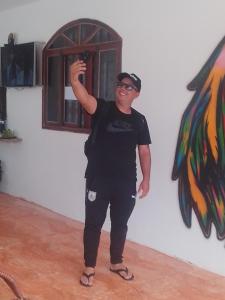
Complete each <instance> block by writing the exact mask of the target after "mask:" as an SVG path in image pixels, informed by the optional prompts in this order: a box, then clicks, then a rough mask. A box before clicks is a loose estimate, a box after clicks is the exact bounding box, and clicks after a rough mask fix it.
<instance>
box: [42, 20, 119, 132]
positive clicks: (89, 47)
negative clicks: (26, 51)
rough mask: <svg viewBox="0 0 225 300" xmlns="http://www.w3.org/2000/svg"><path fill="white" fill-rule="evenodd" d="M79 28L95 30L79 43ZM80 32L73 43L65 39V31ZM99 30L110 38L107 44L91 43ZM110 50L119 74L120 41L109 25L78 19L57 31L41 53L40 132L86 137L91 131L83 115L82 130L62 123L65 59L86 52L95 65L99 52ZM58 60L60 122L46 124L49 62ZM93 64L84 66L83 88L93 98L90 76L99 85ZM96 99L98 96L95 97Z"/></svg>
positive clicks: (66, 37) (87, 116) (87, 119)
mask: <svg viewBox="0 0 225 300" xmlns="http://www.w3.org/2000/svg"><path fill="white" fill-rule="evenodd" d="M82 25H88V26H89V25H90V26H93V28H95V30H94V31H93V32H92V34H91V35H89V36H87V38H86V39H85V40H83V41H81V29H80V28H81V26H82ZM73 29H74V30H75V29H76V30H79V31H78V32H79V33H80V34H79V36H78V41H76V42H75V41H72V40H71V39H70V38H68V36H66V35H65V33H66V32H68V30H73ZM100 30H102V31H103V33H105V32H106V35H107V34H108V35H109V36H110V39H111V40H109V41H103V42H101V41H100V42H94V43H92V42H90V41H91V39H92V38H94V37H95V34H96V33H99V34H100ZM58 40H59V41H62V43H65V45H62V46H61V47H57V46H56V47H54V43H56V44H57V41H58ZM109 50H113V51H114V52H115V53H116V55H115V59H116V61H115V70H116V74H118V73H119V72H121V54H122V39H121V37H120V36H119V35H118V34H117V33H116V32H115V31H114V30H113V29H112V28H110V27H109V26H108V25H106V24H104V23H102V22H99V21H96V20H91V19H79V20H76V21H72V22H70V23H68V24H66V25H64V26H63V27H62V28H60V29H59V30H58V31H57V32H56V33H55V34H54V35H53V36H52V38H51V39H50V40H49V41H48V43H47V44H46V46H45V48H44V49H43V93H42V128H46V129H52V130H66V131H74V132H81V133H88V132H89V131H90V116H89V115H88V114H87V113H86V112H84V124H85V125H84V127H78V126H76V125H75V124H73V123H71V124H70V123H66V122H65V121H64V108H65V107H64V105H65V101H64V88H65V65H66V64H65V59H66V57H67V56H69V55H75V54H78V53H82V52H84V51H89V52H90V53H94V54H95V63H96V61H97V60H98V57H99V55H100V53H101V52H102V51H109ZM54 56H55V57H59V58H60V59H61V62H60V70H59V72H60V74H59V75H60V87H58V88H59V93H58V97H57V103H58V112H59V120H58V121H57V122H53V121H49V120H48V118H47V116H48V111H47V107H48V74H49V70H48V59H49V58H50V57H54ZM92 63H93V60H90V61H88V62H87V66H88V67H87V72H86V85H85V87H86V88H87V91H88V93H90V94H93V83H92V78H93V72H94V73H95V76H97V78H98V85H99V84H100V82H99V80H100V79H99V78H100V76H99V62H98V61H97V66H98V67H97V69H94V67H93V65H92ZM94 96H95V97H97V96H98V95H94Z"/></svg>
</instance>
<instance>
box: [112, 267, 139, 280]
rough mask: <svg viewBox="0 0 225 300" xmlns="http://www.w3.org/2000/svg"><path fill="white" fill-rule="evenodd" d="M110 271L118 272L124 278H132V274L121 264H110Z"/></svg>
mask: <svg viewBox="0 0 225 300" xmlns="http://www.w3.org/2000/svg"><path fill="white" fill-rule="evenodd" d="M110 271H111V272H113V273H116V274H118V275H119V276H120V277H121V278H123V279H124V280H133V279H134V275H133V274H132V273H131V272H130V271H129V270H128V268H127V267H125V266H124V265H123V264H111V267H110Z"/></svg>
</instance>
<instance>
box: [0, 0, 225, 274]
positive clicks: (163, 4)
mask: <svg viewBox="0 0 225 300" xmlns="http://www.w3.org/2000/svg"><path fill="white" fill-rule="evenodd" d="M224 10H225V2H224V1H223V0H221V1H220V0H214V1H211V0H198V1H196V0H189V1H185V0H170V1H166V0H164V1H163V0H140V1H138V2H137V1H132V0H123V1H121V0H113V1H105V0H93V1H88V0H83V1H82V2H80V1H77V0H64V1H53V0H41V1H36V2H34V3H33V4H31V5H25V6H22V7H20V8H16V9H14V10H13V9H11V10H8V11H4V12H2V13H0V28H1V31H0V44H1V45H3V44H4V43H6V42H7V37H8V34H9V32H15V33H16V34H17V40H18V43H21V42H29V41H44V42H47V41H48V40H49V39H50V38H51V36H52V35H53V34H54V33H55V32H56V31H57V30H58V29H59V28H60V27H61V26H63V25H65V24H66V23H68V22H70V21H72V20H76V19H79V18H91V19H97V20H99V21H102V22H104V23H106V24H108V25H109V26H111V27H112V28H114V29H115V30H116V31H117V32H118V33H119V34H120V35H121V36H122V38H123V70H126V71H128V72H135V73H137V74H138V75H139V76H140V77H141V78H142V79H143V89H142V93H141V96H140V99H139V100H137V102H136V104H135V107H136V108H137V109H138V110H140V111H141V112H143V113H145V115H146V117H147V119H148V123H149V126H150V130H151V136H152V140H153V144H152V146H151V149H152V160H153V162H152V178H151V192H150V194H149V196H148V197H147V198H146V199H145V200H139V201H137V205H136V209H135V211H134V213H133V215H132V217H131V220H130V227H129V233H128V238H129V239H131V240H133V241H136V242H139V243H142V244H145V245H147V246H150V247H152V248H154V249H157V250H159V251H162V252H164V253H167V254H169V255H172V256H176V257H179V258H181V259H183V260H186V261H190V262H192V263H194V264H196V265H198V266H202V267H204V268H205V269H208V270H211V271H214V272H217V273H219V274H223V275H225V264H222V263H221V261H224V259H225V249H224V242H221V241H218V240H217V239H216V237H215V231H214V229H213V233H212V236H211V238H210V239H208V240H207V239H205V238H204V237H203V235H202V233H201V231H200V228H199V225H198V223H197V221H196V218H195V216H193V225H192V228H191V229H187V228H186V227H185V225H184V224H183V221H182V219H181V214H180V210H179V206H178V197H177V182H172V181H171V179H170V177H171V171H172V165H173V159H174V152H175V147H176V140H177V135H178V130H179V124H180V119H181V115H182V113H183V111H184V109H185V108H186V106H187V104H188V103H189V101H190V100H191V96H192V94H191V93H190V92H188V91H187V90H186V85H187V84H188V83H189V81H190V80H192V78H193V77H194V76H195V75H196V73H197V72H198V71H199V70H200V68H201V67H202V65H203V63H205V61H206V60H207V59H208V57H209V55H210V54H211V52H212V51H213V49H214V48H215V47H216V45H217V43H218V42H219V41H220V39H221V38H222V37H223V35H224ZM41 92H42V91H41V88H40V87H36V88H25V89H14V88H10V89H8V90H7V105H8V123H9V127H11V128H14V129H16V132H17V133H18V135H19V136H20V137H21V138H22V139H23V141H22V142H21V143H16V144H12V143H2V142H1V143H0V159H1V160H2V161H3V168H4V170H5V173H4V176H3V181H2V182H1V184H0V188H1V191H4V192H7V193H10V194H13V195H16V196H21V197H23V198H25V199H28V200H30V201H34V202H36V203H39V204H41V205H43V206H46V207H48V208H50V209H52V210H54V211H57V212H60V213H62V214H64V215H66V216H69V217H72V218H74V219H77V220H81V221H83V219H84V199H83V195H84V184H85V182H84V178H83V174H84V168H85V164H86V160H85V157H84V155H83V142H84V140H85V139H86V136H85V135H83V134H75V133H69V132H57V131H50V130H46V129H45V130H44V129H42V128H41V113H42V98H41ZM139 173H140V170H139ZM105 228H106V229H108V228H109V221H107V223H106V226H105Z"/></svg>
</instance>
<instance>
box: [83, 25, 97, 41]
mask: <svg viewBox="0 0 225 300" xmlns="http://www.w3.org/2000/svg"><path fill="white" fill-rule="evenodd" d="M95 30H96V26H95V25H92V24H82V25H81V27H80V40H81V43H82V42H83V41H84V40H86V39H87V38H88V37H89V36H91V34H92V33H93V32H94V31H95Z"/></svg>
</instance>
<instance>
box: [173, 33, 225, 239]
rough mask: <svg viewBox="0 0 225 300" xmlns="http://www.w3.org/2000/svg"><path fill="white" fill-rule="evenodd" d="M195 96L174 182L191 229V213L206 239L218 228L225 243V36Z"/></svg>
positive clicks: (203, 72) (195, 86)
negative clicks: (212, 228)
mask: <svg viewBox="0 0 225 300" xmlns="http://www.w3.org/2000/svg"><path fill="white" fill-rule="evenodd" d="M187 88H188V90H190V91H195V93H194V96H193V98H192V100H191V102H190V103H189V105H188V106H187V108H186V110H185V111H184V114H183V117H182V120H181V124H180V131H179V136H178V141H177V148H176V153H175V160H174V166H173V171H172V180H177V179H178V194H179V204H180V210H181V214H182V217H183V221H184V223H185V224H186V226H187V227H191V222H192V209H193V210H194V212H195V214H196V216H197V219H198V222H199V225H200V227H201V229H202V232H203V234H204V236H205V237H207V238H208V237H209V236H210V234H211V227H212V224H214V225H215V228H216V233H217V237H218V239H219V240H222V239H224V238H225V37H224V38H223V39H222V41H221V42H220V43H219V44H218V46H217V47H216V49H215V50H214V51H213V53H212V54H211V56H210V57H209V59H208V61H207V62H206V63H205V65H204V66H203V67H202V69H201V70H200V72H199V73H198V75H197V76H196V77H195V78H194V79H193V81H192V82H191V83H190V84H189V85H188V86H187Z"/></svg>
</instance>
